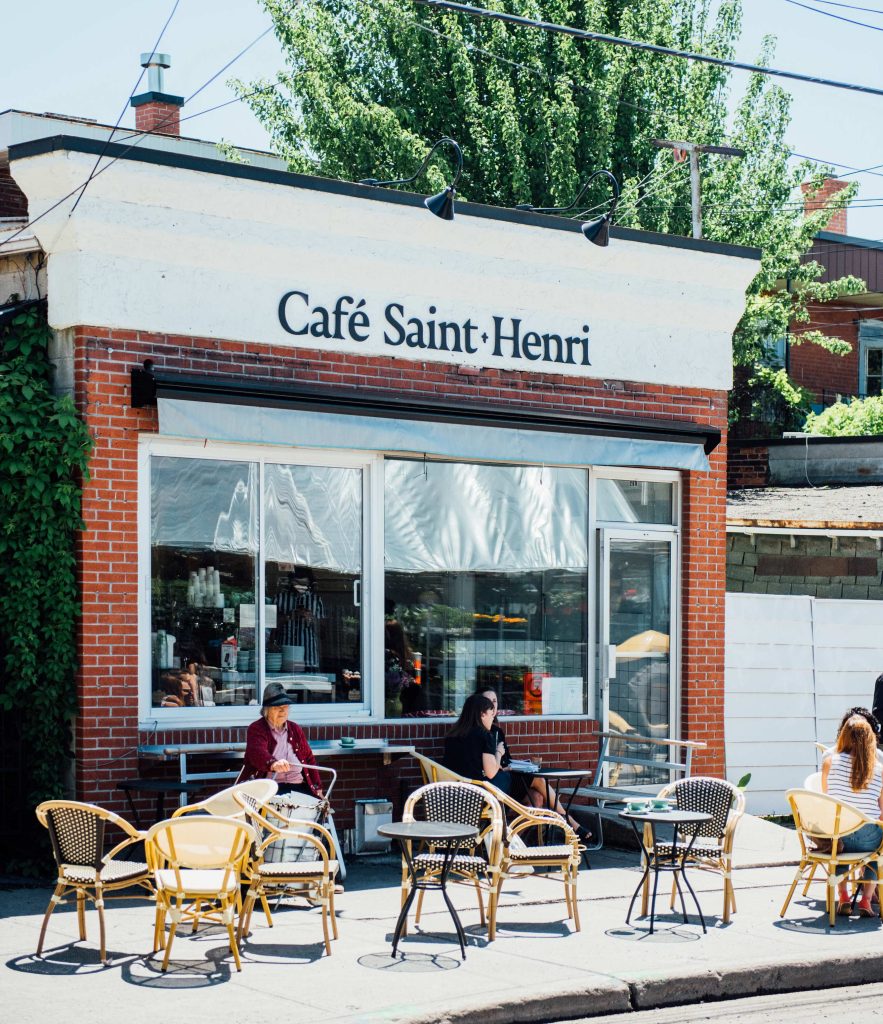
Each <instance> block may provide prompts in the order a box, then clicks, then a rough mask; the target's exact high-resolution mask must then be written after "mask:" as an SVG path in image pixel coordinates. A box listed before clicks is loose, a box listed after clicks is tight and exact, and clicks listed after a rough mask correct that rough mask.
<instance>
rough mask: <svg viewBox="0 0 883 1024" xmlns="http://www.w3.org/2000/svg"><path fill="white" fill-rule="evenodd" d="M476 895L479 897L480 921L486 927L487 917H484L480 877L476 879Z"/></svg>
mask: <svg viewBox="0 0 883 1024" xmlns="http://www.w3.org/2000/svg"><path fill="white" fill-rule="evenodd" d="M475 895H476V896H477V897H478V923H479V925H480V926H481V927H482V928H484V926H485V917H484V899H483V897H482V895H481V883H480V882H479V881H478V879H477V878H476V879H475Z"/></svg>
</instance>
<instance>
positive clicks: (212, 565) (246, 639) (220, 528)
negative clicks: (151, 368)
mask: <svg viewBox="0 0 883 1024" xmlns="http://www.w3.org/2000/svg"><path fill="white" fill-rule="evenodd" d="M150 484H151V677H152V691H153V706H154V707H163V708H179V707H214V706H218V705H223V704H253V703H255V701H256V696H257V674H256V669H257V666H256V664H255V593H256V590H257V557H256V555H257V538H258V502H257V484H258V472H257V464H256V463H248V462H215V461H211V460H201V459H180V458H171V457H156V458H153V459H152V460H151V478H150Z"/></svg>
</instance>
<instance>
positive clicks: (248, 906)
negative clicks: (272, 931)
mask: <svg viewBox="0 0 883 1024" xmlns="http://www.w3.org/2000/svg"><path fill="white" fill-rule="evenodd" d="M254 885H255V883H254V882H252V884H251V885H250V886H249V888H248V893H247V894H246V897H245V903H243V905H242V910H241V911H240V914H239V931H238V941H239V942H242V939H243V936H245V935H248V931H249V927H250V925H251V912H252V910H253V909H254V905H255V900H256V899H257V898H258V895H260V899H261V902H262V903H263V904H264V906H266V903H267V897H266V895H265V894H264V890H263V888H261V889H260V890H257V889H255V888H253V886H254ZM271 927H272V919H271Z"/></svg>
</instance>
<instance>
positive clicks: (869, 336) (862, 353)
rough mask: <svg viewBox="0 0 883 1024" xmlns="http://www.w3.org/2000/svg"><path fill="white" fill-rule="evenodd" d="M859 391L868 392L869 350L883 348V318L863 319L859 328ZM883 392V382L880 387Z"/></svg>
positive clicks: (865, 393) (862, 393)
mask: <svg viewBox="0 0 883 1024" xmlns="http://www.w3.org/2000/svg"><path fill="white" fill-rule="evenodd" d="M858 344H859V354H858V393H859V394H860V395H867V393H868V352H869V351H870V350H871V349H883V320H862V321H860V322H859V328H858ZM880 391H881V394H883V384H881V388H880Z"/></svg>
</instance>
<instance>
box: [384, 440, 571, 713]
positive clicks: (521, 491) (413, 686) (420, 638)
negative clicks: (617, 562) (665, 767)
mask: <svg viewBox="0 0 883 1024" xmlns="http://www.w3.org/2000/svg"><path fill="white" fill-rule="evenodd" d="M384 497H385V561H386V576H385V599H386V607H385V636H384V659H385V661H384V668H385V680H384V681H385V693H386V707H385V711H386V715H387V717H399V716H414V715H418V716H423V715H431V714H452V713H455V712H456V711H457V710H458V709H459V708H460V706H461V705H462V703H463V701H464V700H465V698H466V697H467V696H468V695H469V694H470V693H471V692H473V690H475V689H476V687H493V688H495V689H496V690H497V691H498V692H499V694H500V698H501V700H500V705H501V708H503V709H504V710H507V711H510V712H514V713H518V714H529V715H540V714H582V713H585V710H586V685H585V680H586V644H585V638H586V635H587V608H586V593H587V571H588V570H587V563H588V556H587V541H586V530H587V526H586V513H587V474H586V472H585V471H583V470H570V469H565V470H559V469H555V470H550V469H543V468H541V467H518V466H483V465H474V464H469V463H430V464H428V465H426V466H424V465H423V463H415V462H408V461H406V460H388V462H387V463H386V480H385V491H384Z"/></svg>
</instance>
